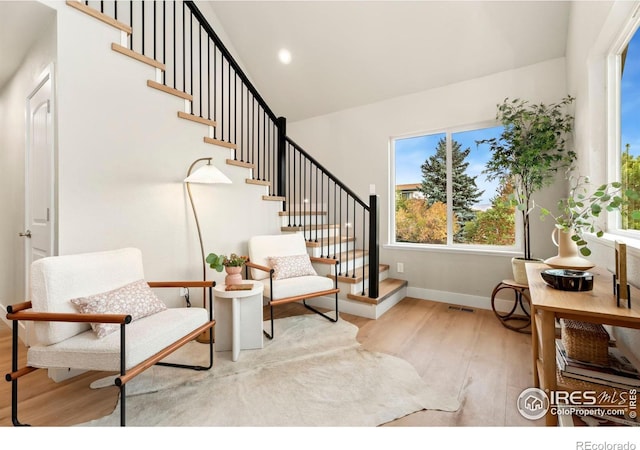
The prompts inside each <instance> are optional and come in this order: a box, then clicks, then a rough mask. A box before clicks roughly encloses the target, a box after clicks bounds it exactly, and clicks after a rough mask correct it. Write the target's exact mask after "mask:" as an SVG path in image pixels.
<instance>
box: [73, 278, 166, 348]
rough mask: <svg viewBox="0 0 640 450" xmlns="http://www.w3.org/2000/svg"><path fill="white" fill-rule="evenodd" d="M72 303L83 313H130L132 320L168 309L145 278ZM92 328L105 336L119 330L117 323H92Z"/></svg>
mask: <svg viewBox="0 0 640 450" xmlns="http://www.w3.org/2000/svg"><path fill="white" fill-rule="evenodd" d="M71 303H73V305H74V306H75V307H76V308H77V309H78V311H79V312H81V313H83V314H130V315H131V319H132V320H137V319H141V318H143V317H147V316H150V315H151V314H155V313H157V312H160V311H163V310H165V309H167V306H166V305H165V304H164V303H162V301H160V299H158V297H156V295H155V294H154V293H153V291H152V290H151V288H150V287H149V285H148V284H147V282H146V281H144V280H138V281H134V282H133V283H129V284H127V285H124V286H122V287H120V288H117V289H114V290H112V291H108V292H103V293H100V294H95V295H91V296H88V297H79V298H74V299H72V300H71ZM91 328H92V329H93V331H94V332H95V333H96V334H97V335H98V337H99V338H103V337H105V336H107V335H108V334H111V333H113V332H114V331H117V330H118V328H120V324H117V323H92V324H91Z"/></svg>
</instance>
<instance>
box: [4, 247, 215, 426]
mask: <svg viewBox="0 0 640 450" xmlns="http://www.w3.org/2000/svg"><path fill="white" fill-rule="evenodd" d="M214 285H215V283H214V282H213V281H196V282H189V281H177V282H167V283H164V282H151V283H147V282H146V281H144V272H143V268H142V254H141V252H140V250H138V249H135V248H124V249H120V250H114V251H106V252H96V253H86V254H79V255H69V256H55V257H49V258H43V259H40V260H37V261H35V262H34V263H33V264H32V266H31V300H30V301H27V302H24V303H20V304H16V305H12V306H9V307H8V308H7V311H8V314H7V318H8V319H9V320H11V321H13V322H12V328H13V330H12V331H13V338H12V340H13V342H12V367H11V373H9V374H7V375H6V379H7V381H10V382H11V383H12V392H11V417H12V421H13V424H14V425H16V426H17V425H23V424H21V423H20V421H19V420H18V379H19V378H21V377H22V376H24V375H27V374H29V373H31V372H33V371H34V370H37V369H41V368H43V369H48V368H72V369H80V370H97V371H108V372H119V374H120V375H119V376H118V377H117V378H116V379H115V385H116V386H119V387H120V424H121V425H122V426H124V425H125V423H126V415H125V411H126V408H125V404H126V392H125V386H126V383H127V382H128V381H130V380H131V379H132V378H133V377H135V376H136V375H138V374H140V373H141V372H143V371H144V370H146V369H147V368H149V367H151V366H153V365H154V364H159V365H170V366H173V367H181V368H189V369H194V370H208V369H210V368H211V367H212V366H213V337H212V333H209V347H208V351H209V365H208V366H195V365H188V364H168V363H164V362H161V360H162V359H163V358H165V357H166V356H167V355H169V354H170V353H172V352H173V351H175V350H177V349H178V348H180V347H181V346H183V345H184V344H186V343H187V342H189V341H191V340H193V339H194V338H196V337H197V336H199V335H200V334H201V333H203V332H205V331H207V330H209V329H210V328H211V327H212V326H213V325H214V324H215V321H214V320H213V312H212V309H211V306H210V305H209V308H208V310H207V308H206V307H189V308H187V307H181V308H167V307H166V305H165V304H164V303H163V302H161V301H160V300H159V299H158V298H157V297H156V296H155V295H154V293H153V291H152V290H151V288H157V287H176V288H177V287H198V288H209V298H211V288H212V287H213V286H214ZM21 320H26V321H33V323H34V330H33V331H34V333H32V334H33V335H35V342H31V343H30V344H31V345H30V347H29V348H28V350H27V364H26V366H25V367H22V368H18V348H19V345H18V343H19V339H18V329H19V321H21ZM204 350H205V347H203V351H204Z"/></svg>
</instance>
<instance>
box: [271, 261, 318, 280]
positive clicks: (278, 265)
mask: <svg viewBox="0 0 640 450" xmlns="http://www.w3.org/2000/svg"><path fill="white" fill-rule="evenodd" d="M269 264H270V265H271V268H272V269H273V277H274V279H276V280H282V279H285V278H295V277H304V276H307V275H318V274H317V273H316V271H315V269H314V268H313V266H312V265H311V260H310V259H309V255H293V256H270V257H269Z"/></svg>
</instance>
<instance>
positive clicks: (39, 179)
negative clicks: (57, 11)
mask: <svg viewBox="0 0 640 450" xmlns="http://www.w3.org/2000/svg"><path fill="white" fill-rule="evenodd" d="M51 78H52V70H51V68H49V69H48V70H47V71H46V72H45V73H44V74H43V76H42V78H41V80H40V82H39V83H38V85H37V86H36V88H35V89H34V90H33V92H32V93H31V94H30V95H29V96H28V97H27V105H26V107H27V114H26V120H27V124H26V130H27V135H26V159H25V230H24V231H23V232H22V233H20V236H22V237H23V238H24V239H25V252H26V255H25V264H26V267H25V274H26V280H25V282H26V289H25V292H26V293H27V296H29V294H30V292H29V268H30V267H31V263H32V262H33V261H36V260H37V259H40V258H44V257H45V256H52V255H54V254H55V224H54V217H55V214H54V209H53V207H54V195H53V193H54V140H53V136H54V135H53V98H52V95H53V89H52V79H51Z"/></svg>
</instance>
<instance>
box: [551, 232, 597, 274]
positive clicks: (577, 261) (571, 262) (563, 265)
mask: <svg viewBox="0 0 640 450" xmlns="http://www.w3.org/2000/svg"><path fill="white" fill-rule="evenodd" d="M573 234H574V233H573V230H569V231H564V230H560V229H558V228H555V229H554V230H553V232H552V233H551V240H552V241H553V243H554V244H555V245H556V247H558V255H557V256H553V257H551V258H548V259H546V260H545V261H544V262H545V263H546V264H548V265H549V266H551V267H553V268H554V269H575V270H587V269H591V268H592V267H594V266H595V264H593V263H592V262H591V261H589V260H588V259H585V258H583V257H582V256H580V250H579V249H578V244H576V242H575V241H574V240H573V239H571V236H573ZM556 235H557V236H558V238H557V240H556Z"/></svg>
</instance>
